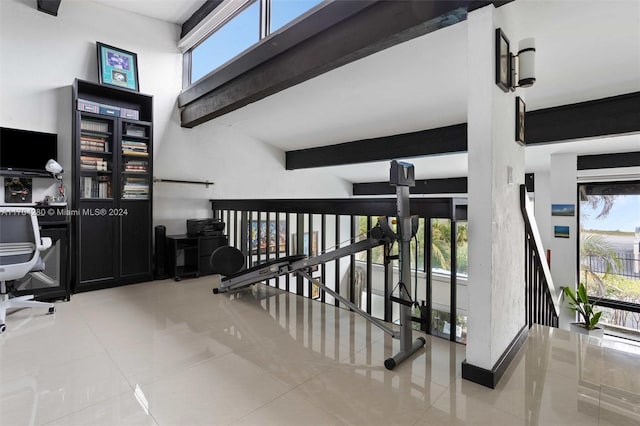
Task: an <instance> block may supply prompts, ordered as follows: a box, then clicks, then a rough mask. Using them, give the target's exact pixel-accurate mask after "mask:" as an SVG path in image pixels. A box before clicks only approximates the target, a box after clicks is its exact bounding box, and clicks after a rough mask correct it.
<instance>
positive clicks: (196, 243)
mask: <svg viewBox="0 0 640 426" xmlns="http://www.w3.org/2000/svg"><path fill="white" fill-rule="evenodd" d="M228 244H229V240H228V238H227V236H226V235H201V236H196V235H186V234H181V235H167V271H169V275H172V276H173V277H174V279H175V280H176V281H180V280H181V279H182V278H183V277H199V276H200V275H211V274H215V273H216V271H214V270H213V268H212V267H211V264H210V263H209V258H210V257H211V253H213V252H214V251H215V250H216V249H217V248H218V247H221V246H226V245H228Z"/></svg>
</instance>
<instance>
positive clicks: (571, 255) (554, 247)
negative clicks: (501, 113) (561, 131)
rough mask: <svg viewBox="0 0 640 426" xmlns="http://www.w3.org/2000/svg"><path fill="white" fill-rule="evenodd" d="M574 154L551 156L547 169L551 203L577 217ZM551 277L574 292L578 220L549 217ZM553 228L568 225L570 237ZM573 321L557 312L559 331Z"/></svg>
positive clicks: (563, 311) (569, 314)
mask: <svg viewBox="0 0 640 426" xmlns="http://www.w3.org/2000/svg"><path fill="white" fill-rule="evenodd" d="M577 161H578V159H577V155H576V154H574V153H568V154H552V155H551V167H550V169H551V170H550V176H551V177H550V182H551V204H573V205H574V206H575V207H576V209H575V211H576V215H577V214H578V206H577V203H578V199H577V184H578V180H577ZM548 209H549V210H548V212H549V213H548V214H549V216H550V217H551V244H550V245H549V248H550V249H551V278H553V284H554V285H555V287H556V288H558V289H559V288H560V287H571V288H573V289H574V290H575V289H576V283H577V276H576V271H577V269H578V260H577V258H578V249H577V241H578V217H577V216H551V206H549V207H548ZM556 226H568V227H569V238H560V237H556V236H555V235H554V228H555V227H556ZM574 321H575V316H574V314H573V313H572V312H571V311H569V310H568V309H564V308H562V307H561V309H560V328H564V329H569V323H571V322H574Z"/></svg>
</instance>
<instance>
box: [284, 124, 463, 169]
mask: <svg viewBox="0 0 640 426" xmlns="http://www.w3.org/2000/svg"><path fill="white" fill-rule="evenodd" d="M466 151H467V124H466V123H463V124H456V125H453V126H448V127H440V128H437V129H430V130H421V131H419V132H412V133H403V134H400V135H392V136H383V137H379V138H372V139H363V140H359V141H353V142H345V143H341V144H337V145H328V146H322V147H317V148H307V149H300V150H296V151H287V152H286V169H287V170H295V169H306V168H310V167H324V166H340V165H344V164H357V163H369V162H371V161H382V160H390V159H393V158H410V157H422V156H425V155H438V154H453V153H460V152H466Z"/></svg>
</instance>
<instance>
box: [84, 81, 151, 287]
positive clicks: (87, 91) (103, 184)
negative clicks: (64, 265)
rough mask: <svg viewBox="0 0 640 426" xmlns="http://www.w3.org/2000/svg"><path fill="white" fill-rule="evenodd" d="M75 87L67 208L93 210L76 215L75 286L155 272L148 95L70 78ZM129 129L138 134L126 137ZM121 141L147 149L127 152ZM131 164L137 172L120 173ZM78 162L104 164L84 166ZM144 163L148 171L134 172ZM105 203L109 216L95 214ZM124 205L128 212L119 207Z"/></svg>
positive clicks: (138, 279)
mask: <svg viewBox="0 0 640 426" xmlns="http://www.w3.org/2000/svg"><path fill="white" fill-rule="evenodd" d="M72 93H73V98H72V102H73V107H74V108H75V110H74V114H73V121H74V122H73V126H72V129H73V143H74V144H73V177H72V182H73V205H72V208H73V209H78V210H80V211H82V210H83V209H88V210H87V211H94V210H95V211H96V212H98V214H93V215H91V214H87V215H84V214H83V215H79V216H78V217H76V218H74V219H75V220H74V223H73V227H74V232H73V235H74V241H73V242H72V246H73V247H74V256H73V275H74V279H73V281H72V282H73V284H74V289H73V290H74V291H75V292H80V291H88V290H97V289H102V288H109V287H114V286H118V285H123V284H132V283H135V282H142V281H149V280H151V279H152V278H153V274H152V252H153V250H152V244H153V242H152V240H153V239H152V237H153V235H152V217H153V211H152V209H153V203H152V199H153V193H152V191H153V188H152V185H151V176H152V173H153V164H152V162H153V154H152V152H153V123H152V121H151V120H152V119H153V97H152V96H149V95H144V94H142V93H139V92H131V91H128V90H123V89H119V88H117V87H110V86H105V85H100V84H95V83H92V82H88V81H82V80H76V81H75V82H74V84H73V88H72ZM79 99H80V100H83V101H87V102H93V103H97V104H101V105H108V106H112V107H114V108H120V109H129V110H134V111H138V112H139V117H140V118H141V119H142V120H135V119H132V118H123V117H115V116H109V115H101V114H97V113H93V112H86V111H81V110H79V109H77V105H78V100H79ZM81 127H84V128H81ZM127 129H129V131H133V132H137V134H138V135H140V136H135V135H127V134H126V133H127ZM127 141H129V142H130V144H129V145H127V143H126V142H127ZM123 147H124V148H125V149H126V148H128V147H134V148H139V149H140V150H145V149H146V151H147V152H145V153H144V155H126V153H123V152H122V149H123ZM93 149H97V151H94V150H93ZM102 149H104V150H102ZM81 157H93V158H81ZM134 160H139V161H137V162H136V161H134ZM128 163H130V164H129V166H128V167H130V168H132V169H134V171H125V166H126V165H127V164H128ZM83 164H85V165H87V166H89V167H95V168H102V169H108V170H96V169H93V170H88V169H83V168H82V165H83ZM142 166H144V167H145V171H138V170H135V167H142ZM140 180H142V181H140ZM129 185H132V186H129ZM140 188H144V192H142V191H141V190H140ZM127 189H129V190H132V189H133V190H135V191H136V194H135V195H137V196H138V197H136V198H126V196H128V195H127V194H130V193H128V192H127ZM140 192H142V193H140ZM89 195H91V196H89ZM104 209H106V211H107V214H101V213H100V212H102V211H104ZM125 209H126V214H119V213H118V212H120V211H124V210H125ZM110 212H113V214H111V213H110Z"/></svg>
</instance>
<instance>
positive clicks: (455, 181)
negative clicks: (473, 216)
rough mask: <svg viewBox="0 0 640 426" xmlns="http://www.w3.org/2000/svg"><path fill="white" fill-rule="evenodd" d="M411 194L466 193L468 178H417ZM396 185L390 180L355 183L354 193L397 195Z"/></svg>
mask: <svg viewBox="0 0 640 426" xmlns="http://www.w3.org/2000/svg"><path fill="white" fill-rule="evenodd" d="M409 192H410V193H411V194H466V193H467V178H466V177H458V178H448V179H416V185H415V186H413V187H410V188H409ZM395 193H396V187H395V186H391V184H390V183H389V182H366V183H354V184H353V195H395Z"/></svg>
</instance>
